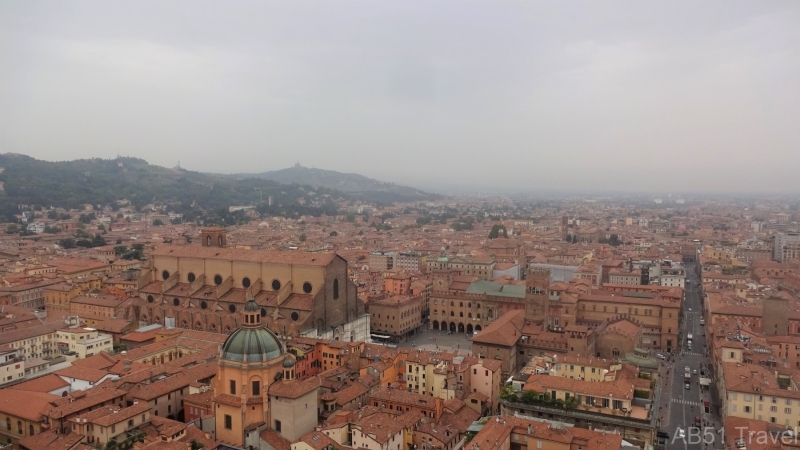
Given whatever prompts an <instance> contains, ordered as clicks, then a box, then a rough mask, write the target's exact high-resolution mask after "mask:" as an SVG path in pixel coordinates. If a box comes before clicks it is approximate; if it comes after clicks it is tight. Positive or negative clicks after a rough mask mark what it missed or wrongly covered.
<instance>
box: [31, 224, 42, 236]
mask: <svg viewBox="0 0 800 450" xmlns="http://www.w3.org/2000/svg"><path fill="white" fill-rule="evenodd" d="M28 231H29V232H31V233H36V234H40V233H44V223H42V222H33V223H29V224H28Z"/></svg>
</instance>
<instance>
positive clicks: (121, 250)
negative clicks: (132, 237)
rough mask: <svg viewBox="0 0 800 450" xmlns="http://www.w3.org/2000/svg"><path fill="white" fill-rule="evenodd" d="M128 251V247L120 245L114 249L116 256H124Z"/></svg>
mask: <svg viewBox="0 0 800 450" xmlns="http://www.w3.org/2000/svg"><path fill="white" fill-rule="evenodd" d="M127 251H128V247H127V246H125V245H118V246H116V247H114V254H115V255H122V254H124V253H125V252H127Z"/></svg>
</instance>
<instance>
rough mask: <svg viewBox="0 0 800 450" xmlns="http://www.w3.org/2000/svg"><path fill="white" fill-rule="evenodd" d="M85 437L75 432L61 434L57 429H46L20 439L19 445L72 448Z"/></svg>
mask: <svg viewBox="0 0 800 450" xmlns="http://www.w3.org/2000/svg"><path fill="white" fill-rule="evenodd" d="M83 438H84V436H83V435H82V434H77V433H73V432H70V433H69V434H61V433H58V432H57V430H46V431H44V432H41V433H38V434H34V435H33V436H28V437H25V438H22V439H20V440H19V445H20V447H24V448H27V449H30V450H72V449H74V448H75V446H76V445H78V444H79V443H80V442H81V441H82V440H83Z"/></svg>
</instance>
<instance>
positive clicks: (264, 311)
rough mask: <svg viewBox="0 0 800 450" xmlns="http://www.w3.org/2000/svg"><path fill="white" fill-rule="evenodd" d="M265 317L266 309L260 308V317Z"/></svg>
mask: <svg viewBox="0 0 800 450" xmlns="http://www.w3.org/2000/svg"><path fill="white" fill-rule="evenodd" d="M266 316H267V308H261V317H266Z"/></svg>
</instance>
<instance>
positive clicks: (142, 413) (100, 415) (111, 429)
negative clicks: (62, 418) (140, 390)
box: [68, 402, 150, 445]
mask: <svg viewBox="0 0 800 450" xmlns="http://www.w3.org/2000/svg"><path fill="white" fill-rule="evenodd" d="M68 422H69V423H70V425H71V427H72V431H73V432H75V433H77V434H81V435H83V436H85V438H86V442H87V443H88V444H90V445H106V444H107V443H108V442H109V441H112V440H117V439H119V438H120V437H122V439H124V435H126V434H127V433H128V432H130V431H132V430H135V429H137V428H139V427H141V426H142V425H145V424H147V423H148V422H150V406H148V405H147V404H144V403H141V404H140V403H138V402H135V403H134V404H133V405H132V406H129V407H126V408H124V407H123V408H121V407H119V406H111V405H109V406H106V407H102V408H98V409H95V410H92V411H87V412H84V413H82V414H79V415H77V416H75V417H72V418H70V419H69V420H68Z"/></svg>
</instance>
